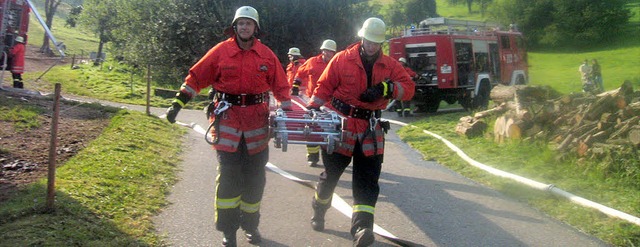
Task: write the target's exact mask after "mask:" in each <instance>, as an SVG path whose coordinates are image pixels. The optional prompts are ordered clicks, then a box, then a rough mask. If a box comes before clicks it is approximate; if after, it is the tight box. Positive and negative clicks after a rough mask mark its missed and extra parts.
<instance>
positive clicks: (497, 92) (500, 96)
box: [489, 85, 523, 104]
mask: <svg viewBox="0 0 640 247" xmlns="http://www.w3.org/2000/svg"><path fill="white" fill-rule="evenodd" d="M521 87H523V86H522V85H516V86H504V85H496V86H495V87H493V89H491V93H490V94H489V97H490V98H491V100H492V101H493V102H494V103H496V104H500V103H503V102H507V101H510V100H513V97H514V95H515V94H516V90H518V88H521Z"/></svg>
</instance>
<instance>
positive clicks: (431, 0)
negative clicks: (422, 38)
mask: <svg viewBox="0 0 640 247" xmlns="http://www.w3.org/2000/svg"><path fill="white" fill-rule="evenodd" d="M381 12H382V13H383V16H384V20H385V23H386V24H387V26H389V27H390V31H391V33H392V34H394V35H398V33H399V30H400V31H401V30H404V29H406V28H407V27H408V26H410V25H416V24H418V23H420V21H422V20H424V19H426V18H430V17H437V16H438V14H437V13H436V2H435V0H395V1H394V2H393V3H391V4H388V5H386V6H385V7H383V8H382V10H381Z"/></svg>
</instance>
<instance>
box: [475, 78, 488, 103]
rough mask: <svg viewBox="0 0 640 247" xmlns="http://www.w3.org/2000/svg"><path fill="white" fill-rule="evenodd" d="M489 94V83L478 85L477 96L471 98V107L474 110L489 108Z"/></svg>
mask: <svg viewBox="0 0 640 247" xmlns="http://www.w3.org/2000/svg"><path fill="white" fill-rule="evenodd" d="M490 94H491V86H490V85H489V83H486V82H485V83H482V84H480V89H479V90H478V95H476V97H475V98H473V105H474V107H475V108H476V109H486V108H487V106H489V97H490Z"/></svg>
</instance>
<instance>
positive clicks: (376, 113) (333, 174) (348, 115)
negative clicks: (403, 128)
mask: <svg viewBox="0 0 640 247" xmlns="http://www.w3.org/2000/svg"><path fill="white" fill-rule="evenodd" d="M385 32H386V25H385V23H384V22H383V21H382V20H381V19H379V18H369V19H367V20H366V21H365V22H364V23H363V25H362V28H361V29H360V31H359V32H358V36H359V37H361V40H360V41H359V42H357V43H355V44H352V45H350V46H349V47H347V49H345V50H343V51H341V52H338V53H337V54H336V55H335V56H334V57H333V59H331V61H330V62H329V64H328V65H327V68H325V70H324V72H322V75H321V76H320V79H318V87H317V88H316V89H315V91H314V93H313V96H311V100H310V101H309V104H308V105H307V108H308V109H319V108H320V107H321V106H323V105H325V103H326V104H327V107H328V108H330V109H333V110H334V111H336V112H337V113H339V114H341V115H343V116H344V117H345V118H344V124H343V125H342V137H341V141H340V143H338V144H337V145H336V149H335V150H334V151H333V152H332V153H331V154H328V153H327V152H326V150H325V149H322V150H321V155H322V162H323V163H324V171H323V172H322V174H320V178H319V183H318V185H317V187H316V193H315V195H314V197H313V200H312V209H313V217H312V218H311V227H312V228H313V229H314V230H316V231H323V230H324V225H325V218H324V216H325V213H326V212H327V210H328V209H329V208H330V207H331V200H332V195H333V192H334V190H335V188H336V185H337V183H338V181H339V180H340V176H341V175H342V173H343V172H344V170H345V168H347V166H349V163H351V162H352V161H353V172H352V176H353V185H352V188H353V192H352V193H353V213H352V221H351V230H350V232H351V235H352V236H353V246H358V247H360V246H370V245H372V244H373V243H374V241H375V237H374V235H373V223H374V213H375V206H376V202H377V200H378V194H379V193H380V187H379V185H378V179H379V178H380V172H381V170H382V159H383V155H384V144H385V143H384V133H385V131H386V130H388V129H389V122H387V121H384V120H381V119H380V115H381V110H383V109H385V108H386V106H387V104H388V103H389V100H390V99H396V100H409V99H411V98H412V97H413V94H414V91H415V84H414V82H413V81H412V80H411V78H410V77H409V75H408V74H407V71H405V70H404V68H402V66H401V65H400V63H398V62H397V61H396V60H395V59H393V58H391V57H389V56H387V55H384V54H383V53H382V43H383V42H384V41H385Z"/></svg>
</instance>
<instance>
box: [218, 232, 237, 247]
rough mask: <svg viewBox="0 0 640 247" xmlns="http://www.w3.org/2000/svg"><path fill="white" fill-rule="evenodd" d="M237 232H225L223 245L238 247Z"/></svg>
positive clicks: (225, 246)
mask: <svg viewBox="0 0 640 247" xmlns="http://www.w3.org/2000/svg"><path fill="white" fill-rule="evenodd" d="M236 241H237V240H236V232H225V233H223V238H222V246H224V247H237V246H238V242H236Z"/></svg>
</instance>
